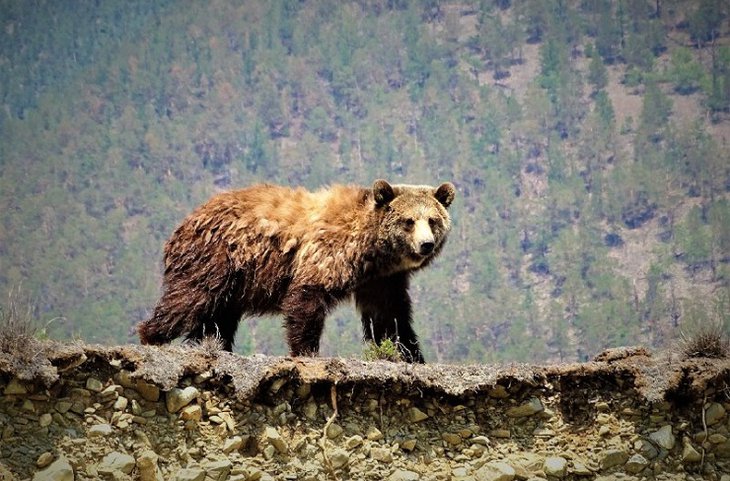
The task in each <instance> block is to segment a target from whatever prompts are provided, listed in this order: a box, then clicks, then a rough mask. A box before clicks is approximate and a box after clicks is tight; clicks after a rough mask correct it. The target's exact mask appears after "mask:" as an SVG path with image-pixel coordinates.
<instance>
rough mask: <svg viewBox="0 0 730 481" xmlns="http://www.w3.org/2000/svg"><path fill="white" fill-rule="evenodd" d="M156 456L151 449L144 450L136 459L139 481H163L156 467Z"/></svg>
mask: <svg viewBox="0 0 730 481" xmlns="http://www.w3.org/2000/svg"><path fill="white" fill-rule="evenodd" d="M157 459H158V456H157V454H156V453H155V452H154V451H152V450H151V449H145V450H144V451H142V452H141V453H139V456H138V457H137V470H138V471H139V481H163V479H164V478H163V477H162V472H161V471H160V468H159V467H158V466H157Z"/></svg>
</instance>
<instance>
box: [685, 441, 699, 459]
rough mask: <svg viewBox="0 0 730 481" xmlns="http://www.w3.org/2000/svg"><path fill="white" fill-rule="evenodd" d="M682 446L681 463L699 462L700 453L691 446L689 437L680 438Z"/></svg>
mask: <svg viewBox="0 0 730 481" xmlns="http://www.w3.org/2000/svg"><path fill="white" fill-rule="evenodd" d="M682 443H683V444H684V447H683V448H682V462H683V463H699V462H700V461H702V455H701V454H700V453H699V452H697V450H696V449H695V448H694V446H692V443H691V442H690V440H689V438H684V439H683V440H682Z"/></svg>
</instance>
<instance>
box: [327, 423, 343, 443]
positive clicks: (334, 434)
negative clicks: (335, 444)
mask: <svg viewBox="0 0 730 481" xmlns="http://www.w3.org/2000/svg"><path fill="white" fill-rule="evenodd" d="M342 431H344V429H342V426H340V425H339V424H337V423H332V424H330V425H329V427H327V437H328V438H330V439H337V438H338V437H340V435H341V434H342Z"/></svg>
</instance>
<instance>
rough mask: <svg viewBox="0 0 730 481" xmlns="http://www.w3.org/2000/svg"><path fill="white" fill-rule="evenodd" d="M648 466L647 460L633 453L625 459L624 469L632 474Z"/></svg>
mask: <svg viewBox="0 0 730 481" xmlns="http://www.w3.org/2000/svg"><path fill="white" fill-rule="evenodd" d="M648 466H649V461H648V460H647V459H646V458H645V457H644V456H642V455H641V454H634V455H633V456H631V457H630V458H629V460H628V461H626V464H625V465H624V469H625V470H626V471H628V472H629V473H632V474H639V473H640V472H642V471H643V470H644V469H646V468H647V467H648Z"/></svg>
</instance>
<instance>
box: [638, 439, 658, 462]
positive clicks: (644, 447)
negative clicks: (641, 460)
mask: <svg viewBox="0 0 730 481" xmlns="http://www.w3.org/2000/svg"><path fill="white" fill-rule="evenodd" d="M634 449H635V450H636V451H637V452H638V453H639V454H641V455H642V456H644V457H645V458H646V459H654V458H656V457H657V456H658V455H659V451H658V450H657V448H656V447H655V446H654V445H653V444H652V443H651V442H649V441H648V440H646V439H639V440H638V441H636V442H635V443H634Z"/></svg>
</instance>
